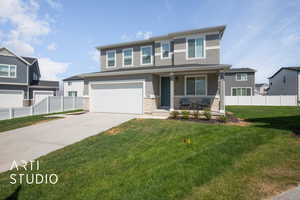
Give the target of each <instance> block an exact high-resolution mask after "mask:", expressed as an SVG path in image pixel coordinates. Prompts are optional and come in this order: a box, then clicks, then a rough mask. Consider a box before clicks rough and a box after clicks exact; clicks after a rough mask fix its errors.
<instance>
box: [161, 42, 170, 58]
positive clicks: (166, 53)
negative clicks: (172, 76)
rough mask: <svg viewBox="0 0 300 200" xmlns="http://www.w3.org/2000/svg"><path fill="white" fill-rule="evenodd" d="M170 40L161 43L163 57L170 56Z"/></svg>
mask: <svg viewBox="0 0 300 200" xmlns="http://www.w3.org/2000/svg"><path fill="white" fill-rule="evenodd" d="M170 51H171V50H170V42H162V43H161V58H162V59H164V58H170Z"/></svg>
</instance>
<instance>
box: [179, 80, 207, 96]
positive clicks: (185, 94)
mask: <svg viewBox="0 0 300 200" xmlns="http://www.w3.org/2000/svg"><path fill="white" fill-rule="evenodd" d="M197 77H204V78H205V95H196V86H195V95H187V78H197ZM184 96H187V97H206V96H207V75H206V74H203V75H189V76H184Z"/></svg>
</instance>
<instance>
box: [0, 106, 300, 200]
mask: <svg viewBox="0 0 300 200" xmlns="http://www.w3.org/2000/svg"><path fill="white" fill-rule="evenodd" d="M227 110H228V111H231V112H234V113H235V115H236V116H238V117H242V118H245V119H247V121H249V122H252V124H251V125H250V126H245V127H240V126H229V125H210V124H200V123H195V122H185V121H175V120H156V119H144V120H142V119H136V120H131V121H129V122H127V123H124V124H122V125H121V126H119V127H116V128H114V129H112V130H109V131H106V132H105V133H104V134H99V135H96V136H93V137H90V138H88V139H85V140H83V141H81V142H79V143H76V144H74V145H70V146H68V147H66V148H64V149H61V150H58V151H55V152H53V153H50V154H48V155H46V156H43V157H41V158H40V159H39V162H40V170H39V171H38V172H37V171H33V172H29V173H39V174H53V173H55V174H57V175H58V177H59V181H58V183H57V184H55V185H51V184H49V183H48V184H41V185H29V184H22V185H21V187H18V184H15V185H11V184H10V183H9V182H10V181H11V179H10V178H9V176H10V174H11V173H28V172H25V171H18V172H17V171H16V170H14V171H9V172H6V173H2V174H0V199H5V198H6V197H8V196H10V195H15V196H18V199H104V200H112V199H122V200H141V199H143V200H144V199H149V200H168V199H170V200H175V199H180V200H197V199H212V200H215V199H234V200H237V199H243V200H244V199H246V200H247V199H249V200H250V199H251V200H253V199H262V198H266V197H269V196H272V195H274V194H277V193H279V192H281V191H284V190H286V189H288V188H291V187H295V186H296V185H297V184H299V183H300V159H299V157H300V138H299V137H297V136H295V134H294V133H298V134H299V133H300V131H299V130H300V107H254V106H252V107H247V106H234V107H228V108H227ZM17 188H18V189H17Z"/></svg>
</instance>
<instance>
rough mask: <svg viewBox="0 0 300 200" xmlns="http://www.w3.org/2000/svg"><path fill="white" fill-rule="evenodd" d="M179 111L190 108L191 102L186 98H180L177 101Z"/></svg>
mask: <svg viewBox="0 0 300 200" xmlns="http://www.w3.org/2000/svg"><path fill="white" fill-rule="evenodd" d="M179 106H180V109H188V108H190V106H191V102H190V100H189V99H188V98H182V99H180V101H179Z"/></svg>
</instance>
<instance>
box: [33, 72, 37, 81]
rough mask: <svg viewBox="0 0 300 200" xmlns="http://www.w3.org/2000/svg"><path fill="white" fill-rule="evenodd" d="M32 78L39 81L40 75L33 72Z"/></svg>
mask: <svg viewBox="0 0 300 200" xmlns="http://www.w3.org/2000/svg"><path fill="white" fill-rule="evenodd" d="M32 79H33V80H34V81H37V80H38V75H37V74H36V73H33V77H32Z"/></svg>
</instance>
